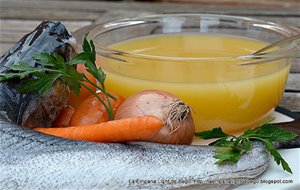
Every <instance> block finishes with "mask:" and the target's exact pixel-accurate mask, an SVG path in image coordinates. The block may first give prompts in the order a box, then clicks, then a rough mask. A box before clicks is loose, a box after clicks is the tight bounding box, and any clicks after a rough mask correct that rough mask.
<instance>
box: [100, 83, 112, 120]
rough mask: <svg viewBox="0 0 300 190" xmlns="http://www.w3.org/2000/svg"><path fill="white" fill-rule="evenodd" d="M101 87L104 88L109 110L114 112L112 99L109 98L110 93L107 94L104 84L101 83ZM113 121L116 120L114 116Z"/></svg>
mask: <svg viewBox="0 0 300 190" xmlns="http://www.w3.org/2000/svg"><path fill="white" fill-rule="evenodd" d="M101 85H102V88H103V93H104V94H105V97H106V100H107V104H108V108H109V110H111V111H112V106H111V103H110V99H109V97H108V93H107V91H106V89H105V86H104V83H101ZM113 119H114V116H113V115H112V119H111V120H113Z"/></svg>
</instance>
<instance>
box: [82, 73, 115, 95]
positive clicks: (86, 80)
mask: <svg viewBox="0 0 300 190" xmlns="http://www.w3.org/2000/svg"><path fill="white" fill-rule="evenodd" d="M84 81H85V82H88V83H89V84H91V85H93V86H94V87H96V88H97V89H98V90H100V91H102V92H103V91H104V90H103V89H102V88H100V87H99V86H98V85H96V84H95V83H93V82H92V81H91V80H89V79H88V78H87V77H86V76H84ZM107 94H108V96H109V97H110V98H112V99H114V100H116V99H117V98H116V97H114V96H113V95H111V94H110V93H107Z"/></svg>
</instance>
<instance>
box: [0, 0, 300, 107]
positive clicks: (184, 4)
mask: <svg viewBox="0 0 300 190" xmlns="http://www.w3.org/2000/svg"><path fill="white" fill-rule="evenodd" d="M175 12H176V13H177V12H194V13H195V12H196V13H218V14H230V15H239V16H248V17H253V18H258V19H264V20H268V21H272V22H276V23H279V24H284V25H292V26H295V27H298V28H300V0H214V1H210V0H173V1H172V0H169V1H168V0H162V1H134V0H123V1H95V0H93V1H72V0H67V1H55V0H0V53H1V55H2V54H3V53H4V51H5V50H7V49H8V48H10V47H11V45H12V44H14V43H15V42H17V41H18V40H19V39H20V38H21V37H22V36H23V35H24V34H26V33H28V32H30V31H31V30H33V29H34V28H35V27H36V26H37V25H38V24H39V23H40V22H41V21H42V20H44V19H45V20H57V21H62V22H63V23H64V24H65V25H66V27H67V28H68V29H69V30H70V31H71V32H72V31H76V30H78V29H79V28H81V27H84V26H87V25H90V24H95V23H104V22H108V21H112V20H117V19H124V18H130V17H136V16H142V15H148V14H153V13H175ZM280 106H282V107H284V108H287V109H289V110H291V111H296V112H300V59H299V61H298V62H297V63H296V64H294V65H293V66H292V69H291V72H290V75H289V79H288V83H287V86H286V91H285V93H284V96H283V98H282V100H281V102H280Z"/></svg>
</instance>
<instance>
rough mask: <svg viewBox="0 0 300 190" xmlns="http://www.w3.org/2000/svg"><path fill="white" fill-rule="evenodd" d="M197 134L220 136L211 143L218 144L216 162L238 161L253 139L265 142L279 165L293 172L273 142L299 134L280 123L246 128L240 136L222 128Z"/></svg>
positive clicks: (250, 145)
mask: <svg viewBox="0 0 300 190" xmlns="http://www.w3.org/2000/svg"><path fill="white" fill-rule="evenodd" d="M195 135H196V136H198V137H201V138H202V139H212V138H219V139H218V140H216V141H214V142H212V143H211V144H210V145H213V146H217V148H216V149H215V150H214V152H215V153H216V154H215V155H214V158H216V159H217V162H216V163H217V164H219V165H220V164H223V163H224V162H232V163H236V162H237V161H238V160H239V159H240V157H241V156H242V155H243V154H244V153H245V152H247V151H249V150H251V147H252V141H253V140H258V141H261V142H263V143H264V145H265V148H266V150H267V151H269V152H270V154H271V155H272V156H273V157H274V160H275V162H276V163H277V165H280V164H281V166H282V168H283V170H285V171H287V172H289V173H292V170H291V168H290V167H289V165H288V163H287V162H286V161H285V160H284V159H283V158H282V156H281V155H280V154H279V152H278V151H277V149H276V148H275V147H274V145H273V142H276V141H278V142H286V141H289V140H293V139H295V138H296V137H297V134H295V133H293V132H290V131H287V130H286V129H284V128H282V127H280V126H278V125H273V124H269V121H268V122H265V123H263V124H261V125H259V126H258V127H256V128H253V129H248V130H246V131H245V132H244V134H242V135H241V136H238V137H236V136H233V135H229V134H226V133H224V132H223V131H222V129H221V128H213V129H212V130H208V131H202V132H197V133H196V134H195Z"/></svg>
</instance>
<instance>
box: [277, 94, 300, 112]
mask: <svg viewBox="0 0 300 190" xmlns="http://www.w3.org/2000/svg"><path fill="white" fill-rule="evenodd" d="M279 106H281V107H284V108H287V109H289V110H291V111H294V112H300V93H284V95H283V97H282V99H281V101H280V103H279Z"/></svg>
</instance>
